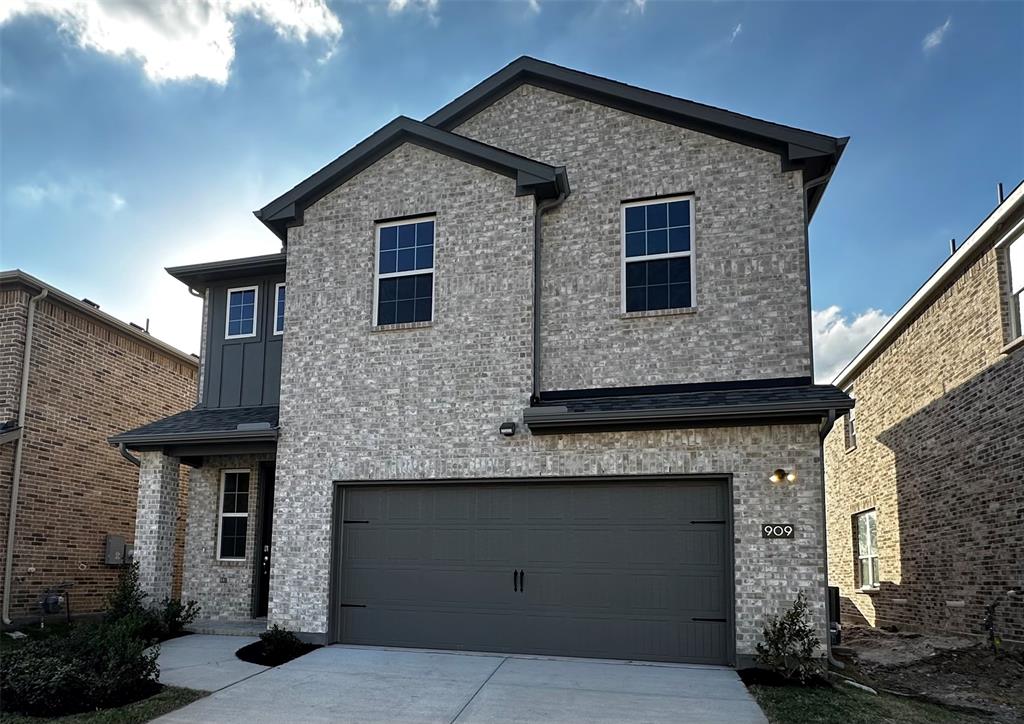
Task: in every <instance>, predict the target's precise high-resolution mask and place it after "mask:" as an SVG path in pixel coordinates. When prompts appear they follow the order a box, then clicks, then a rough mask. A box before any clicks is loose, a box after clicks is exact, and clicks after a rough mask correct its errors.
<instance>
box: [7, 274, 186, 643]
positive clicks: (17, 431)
mask: <svg viewBox="0 0 1024 724" xmlns="http://www.w3.org/2000/svg"><path fill="white" fill-rule="evenodd" d="M30 330H31V343H30V344H29V345H28V346H29V347H30V353H29V364H28V366H27V369H26V368H25V366H24V359H25V354H26V346H27V345H26V341H27V340H28V339H29V334H30ZM197 369H198V359H197V358H195V357H193V356H192V355H189V354H186V353H184V352H181V351H179V350H177V349H175V348H174V347H171V346H170V345H168V344H165V343H164V342H161V341H159V340H157V339H155V338H153V337H151V336H150V335H149V334H147V333H146V331H145V330H143V329H142V328H139V327H137V326H135V325H130V324H126V323H124V322H122V321H120V320H118V319H115V318H114V317H112V316H110V315H109V314H106V313H105V312H103V311H100V309H99V306H98V305H95V304H94V303H92V302H89V301H88V300H79V299H76V298H74V297H72V296H70V295H68V294H66V293H64V292H62V291H60V290H58V289H55V288H54V287H52V286H50V285H48V284H46V283H44V282H42V281H40V280H38V279H36V278H34V277H32V276H30V275H28V274H25V273H24V272H21V271H3V272H0V559H2V564H0V565H3V575H2V577H0V594H2V596H3V617H4V624H5V625H6V624H9V623H11V622H13V623H18V622H24V621H27V620H33V619H35V618H36V617H37V616H38V614H39V610H40V609H39V597H40V595H41V594H42V592H43V591H45V590H46V589H48V588H50V587H54V586H57V585H59V584H63V583H67V584H69V588H68V594H69V595H68V598H69V602H70V606H71V612H72V614H84V613H94V612H98V611H101V610H102V609H103V607H104V604H105V601H106V597H107V594H108V593H109V591H110V589H111V586H112V585H113V584H114V582H115V581H116V580H117V576H118V574H119V573H120V570H121V566H119V565H112V564H109V563H107V562H105V561H106V560H107V557H106V548H107V536H108V535H113V536H120V537H121V538H123V540H124V541H125V542H126V543H128V544H131V542H132V541H133V540H134V533H135V508H136V499H137V489H138V469H137V468H136V467H135V465H134V464H132V462H130V461H129V460H128V459H127V458H125V457H122V456H121V455H120V454H119V452H118V449H117V448H112V447H110V445H109V444H108V443H107V442H106V439H107V438H108V437H110V435H112V434H113V433H115V432H117V431H120V430H123V429H125V428H126V427H134V426H136V425H139V424H142V423H145V422H149V421H152V420H155V419H157V418H160V417H164V416H166V415H170V414H173V413H175V412H180V411H182V410H186V409H188V408H189V407H191V406H192V405H193V404H194V403H195V399H196V386H197V377H198V372H197ZM23 385H25V393H24V394H25V404H24V409H19V408H20V407H21V402H20V401H21V399H22V387H23ZM19 447H20V458H21V459H20V465H17V463H18V462H19V461H18V460H17V458H18V457H19ZM16 467H19V468H20V470H16ZM16 473H17V484H16V485H15V475H16ZM183 483H184V478H183ZM181 491H182V492H181V501H180V504H181V506H183V507H186V506H187V489H186V488H185V487H184V485H183V486H182V488H181ZM182 520H184V514H182ZM179 539H180V538H179ZM180 555H181V552H180V551H179V553H178V556H179V558H180ZM175 578H176V582H177V581H178V579H180V561H179V564H178V566H177V570H176V576H175ZM177 585H180V582H177ZM177 585H176V587H175V590H178V588H177Z"/></svg>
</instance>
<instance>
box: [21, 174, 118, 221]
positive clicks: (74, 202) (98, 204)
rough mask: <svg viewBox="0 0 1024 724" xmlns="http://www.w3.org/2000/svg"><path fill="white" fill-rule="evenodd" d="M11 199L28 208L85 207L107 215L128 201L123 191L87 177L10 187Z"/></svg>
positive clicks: (115, 211)
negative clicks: (107, 186) (105, 186)
mask: <svg viewBox="0 0 1024 724" xmlns="http://www.w3.org/2000/svg"><path fill="white" fill-rule="evenodd" d="M10 199H11V201H12V202H13V203H15V204H17V205H18V206H21V207H22V208H27V209H33V208H39V207H42V206H58V207H60V208H63V209H76V210H83V209H84V210H87V211H91V212H93V213H96V214H100V215H104V216H109V215H112V214H116V213H117V212H118V211H121V210H122V209H123V208H124V207H125V206H126V205H127V203H128V202H127V201H126V200H125V198H124V196H122V195H121V194H120V193H118V192H116V191H111V190H109V189H106V188H104V187H103V186H102V185H101V184H99V183H97V182H95V181H92V180H90V179H85V178H71V179H68V180H66V181H53V180H44V181H38V182H31V183H24V184H20V185H18V186H15V187H13V188H12V189H11V191H10Z"/></svg>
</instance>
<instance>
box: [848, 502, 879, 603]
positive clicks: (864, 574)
mask: <svg viewBox="0 0 1024 724" xmlns="http://www.w3.org/2000/svg"><path fill="white" fill-rule="evenodd" d="M853 519H854V524H855V530H856V535H857V543H856V548H857V579H858V580H857V583H858V585H859V586H860V587H861V588H866V589H873V588H878V584H879V575H878V511H875V510H868V511H865V512H863V513H859V514H857V515H855V516H853Z"/></svg>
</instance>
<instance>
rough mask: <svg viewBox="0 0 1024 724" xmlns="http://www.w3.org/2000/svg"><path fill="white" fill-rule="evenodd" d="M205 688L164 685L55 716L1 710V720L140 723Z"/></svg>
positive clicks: (11, 723) (3, 723) (2, 723)
mask: <svg viewBox="0 0 1024 724" xmlns="http://www.w3.org/2000/svg"><path fill="white" fill-rule="evenodd" d="M206 694H207V692H205V691H196V690H195V689H183V688H180V687H177V686H165V687H163V688H162V689H161V690H160V691H158V692H157V693H156V694H154V695H153V696H151V697H149V698H146V699H141V700H139V701H134V702H132V703H131V704H125V705H124V706H119V707H116V708H114V709H100V710H98V711H89V712H84V713H82V714H70V715H68V716H61V717H57V718H55V719H45V718H42V717H35V716H25V715H23V714H11V713H8V712H2V713H0V724H39V723H40V722H44V721H45V722H61V723H62V724H141V723H142V722H147V721H152V720H153V719H156V718H157V717H158V716H163V715H164V714H167V713H168V712H171V711H174V710H175V709H180V708H181V707H183V706H185V705H186V704H191V703H192V702H193V701H195V700H197V699H201V698H203V697H204V696H206Z"/></svg>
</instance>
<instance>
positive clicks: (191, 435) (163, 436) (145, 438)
mask: <svg viewBox="0 0 1024 724" xmlns="http://www.w3.org/2000/svg"><path fill="white" fill-rule="evenodd" d="M277 431H278V429H277V428H276V427H272V428H267V429H261V430H220V431H213V432H178V433H148V434H141V435H131V434H121V435H114V436H113V437H110V438H107V442H109V443H111V444H119V443H122V442H123V443H124V444H125V445H127V446H128V447H130V448H131V449H133V450H137V449H139V448H137V447H136V446H138V445H145V446H162V445H183V444H187V443H206V442H219V441H222V440H223V441H231V442H236V441H242V440H248V441H253V442H261V441H268V440H277Z"/></svg>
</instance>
